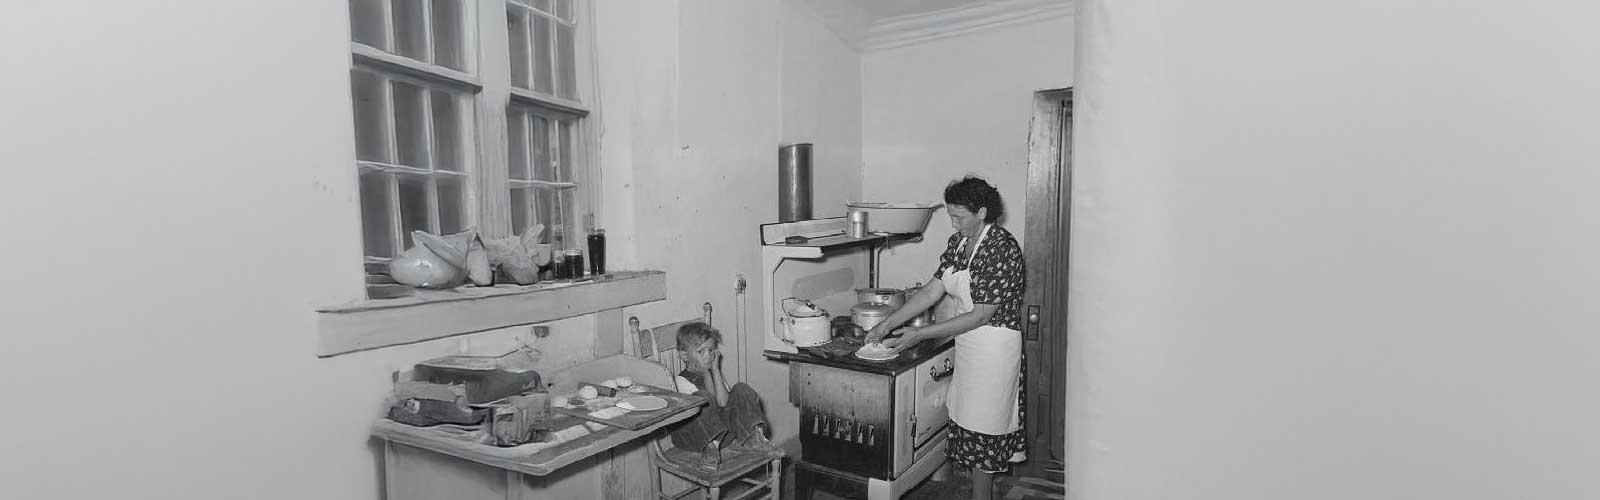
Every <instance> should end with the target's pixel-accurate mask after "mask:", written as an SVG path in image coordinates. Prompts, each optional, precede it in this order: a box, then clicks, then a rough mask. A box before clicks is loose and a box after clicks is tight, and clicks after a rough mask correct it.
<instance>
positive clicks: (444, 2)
mask: <svg viewBox="0 0 1600 500" xmlns="http://www.w3.org/2000/svg"><path fill="white" fill-rule="evenodd" d="M461 9H462V7H461V1H460V0H433V63H434V64H438V65H440V66H444V67H447V68H452V69H457V70H461V71H466V70H467V65H466V59H465V58H464V57H462V50H461V48H462V47H465V46H466V45H467V41H466V37H465V35H464V34H465V33H466V30H465V29H464V28H463V27H462V25H461V19H462V14H461Z"/></svg>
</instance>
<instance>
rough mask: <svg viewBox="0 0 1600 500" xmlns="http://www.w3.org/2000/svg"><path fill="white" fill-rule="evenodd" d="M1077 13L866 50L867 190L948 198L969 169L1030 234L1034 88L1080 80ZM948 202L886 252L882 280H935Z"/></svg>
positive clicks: (1014, 226) (868, 195) (878, 196)
mask: <svg viewBox="0 0 1600 500" xmlns="http://www.w3.org/2000/svg"><path fill="white" fill-rule="evenodd" d="M1072 33H1073V25H1072V18H1071V17H1061V18H1055V19H1051V20H1047V21H1040V22H1035V23H1029V24H1022V25H1014V26H1007V27H1000V28H994V29H990V30H986V31H979V32H975V33H972V34H968V35H964V36H959V37H954V38H947V39H942V40H937V41H933V42H930V43H926V44H922V45H914V46H910V47H902V48H897V49H890V50H885V51H878V52H871V53H868V54H867V55H865V56H864V57H863V59H862V70H861V75H862V78H861V81H862V83H861V88H862V101H863V102H864V106H863V108H862V121H863V124H862V136H863V139H862V144H863V147H862V159H863V161H864V163H865V164H866V165H865V167H864V168H863V170H862V172H863V181H862V197H863V198H864V199H865V200H866V201H888V202H943V201H944V187H945V185H946V184H948V183H949V182H950V181H952V180H955V179H958V178H960V177H962V176H965V175H967V174H978V175H980V176H982V177H984V178H986V179H988V180H989V182H990V183H991V184H993V185H994V186H995V187H996V188H997V189H999V190H1000V195H1001V197H1002V198H1003V199H1004V201H1005V206H1006V211H1007V214H1008V215H1006V216H1005V218H1004V219H1002V221H1001V223H1002V225H1003V226H1004V227H1005V228H1006V229H1009V230H1010V231H1011V232H1012V233H1014V234H1015V235H1016V236H1017V238H1018V240H1019V241H1020V240H1021V239H1022V238H1023V230H1022V229H1023V221H1024V218H1023V217H1024V213H1023V212H1024V210H1023V205H1024V200H1023V195H1024V193H1025V187H1026V182H1027V176H1028V121H1029V120H1030V119H1031V118H1032V117H1033V115H1032V113H1033V94H1034V92H1037V91H1040V90H1047V89H1056V88H1064V87H1068V86H1071V85H1072V43H1073V39H1072V37H1073V34H1072ZM951 233H952V230H951V229H950V221H949V219H948V216H947V215H946V214H945V212H944V211H943V210H940V211H938V212H936V213H935V214H934V216H933V220H931V221H929V223H928V229H927V231H926V233H925V234H926V238H925V239H924V241H923V242H922V243H920V244H900V245H896V246H893V247H890V248H891V250H890V251H888V252H885V253H884V258H883V268H882V274H881V278H880V280H879V281H880V283H881V284H883V285H884V286H892V287H906V286H910V285H911V284H912V283H914V282H917V281H927V279H928V277H929V276H931V275H932V273H933V268H934V266H935V265H937V264H938V261H939V253H940V252H942V251H944V242H945V239H946V238H949V237H950V234H951Z"/></svg>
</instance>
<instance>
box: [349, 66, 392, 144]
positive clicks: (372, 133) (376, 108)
mask: <svg viewBox="0 0 1600 500" xmlns="http://www.w3.org/2000/svg"><path fill="white" fill-rule="evenodd" d="M350 97H351V100H352V101H353V103H354V107H355V127H356V159H359V160H366V161H376V162H383V163H388V162H389V124H388V122H387V121H386V118H385V113H384V108H386V107H387V106H386V105H385V104H384V102H383V78H381V77H379V76H378V75H374V74H372V73H368V72H365V71H354V70H352V71H351V72H350Z"/></svg>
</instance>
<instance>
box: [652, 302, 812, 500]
mask: <svg viewBox="0 0 1600 500" xmlns="http://www.w3.org/2000/svg"><path fill="white" fill-rule="evenodd" d="M704 309H705V317H704V318H698V319H694V320H689V321H680V322H677V323H669V324H666V325H661V326H658V327H655V328H651V329H645V330H641V329H639V318H637V317H632V318H628V327H629V330H631V332H630V335H629V336H628V338H629V340H630V341H631V342H630V343H632V344H633V345H632V346H631V347H632V348H633V354H634V355H635V356H638V357H640V358H641V359H645V360H647V361H653V362H655V363H658V364H659V365H660V366H661V367H662V368H661V370H662V371H661V373H662V374H663V375H664V376H665V379H666V380H667V382H666V383H667V384H669V385H664V386H662V387H667V388H676V384H675V381H676V380H677V374H678V372H679V371H681V370H682V368H681V367H680V366H679V363H680V362H679V359H678V329H679V328H682V327H683V326H684V325H687V324H689V323H693V322H698V321H704V322H706V324H711V304H710V303H706V304H705V306H704ZM652 378H653V377H652ZM669 432H670V429H664V430H662V431H660V433H659V434H657V435H656V436H655V437H654V438H653V439H651V441H650V466H651V469H653V470H652V471H651V473H650V489H651V491H652V492H653V493H654V494H655V497H656V499H657V500H679V499H682V498H685V497H687V496H689V495H690V494H693V493H697V492H701V491H704V492H705V493H706V498H709V499H711V500H742V499H749V498H768V499H774V500H776V499H777V498H778V496H779V493H778V491H779V489H780V488H781V485H782V484H783V455H782V454H781V452H778V453H777V454H776V456H774V454H770V453H761V452H754V451H733V450H724V451H723V452H722V466H721V467H720V468H718V469H717V470H716V471H712V472H706V471H703V470H701V469H699V468H698V467H696V463H697V462H698V460H699V454H698V453H696V452H693V451H688V450H680V449H678V448H676V447H674V446H673V445H672V438H671V437H670V435H669ZM663 472H666V473H668V474H671V475H672V476H674V477H677V478H678V479H681V480H683V481H684V482H687V483H690V485H689V487H688V488H687V489H685V490H683V491H680V492H677V493H666V492H663V490H662V487H661V485H662V479H664V477H663V475H662V473H663ZM740 488H743V489H740ZM724 493H733V495H732V496H729V497H727V498H726V499H724V498H723V497H722V495H723V494H724Z"/></svg>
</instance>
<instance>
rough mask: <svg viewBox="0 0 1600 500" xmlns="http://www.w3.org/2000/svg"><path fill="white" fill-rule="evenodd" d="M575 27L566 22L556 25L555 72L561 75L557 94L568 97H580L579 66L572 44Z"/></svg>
mask: <svg viewBox="0 0 1600 500" xmlns="http://www.w3.org/2000/svg"><path fill="white" fill-rule="evenodd" d="M572 30H573V27H571V26H567V25H564V24H558V25H556V57H558V58H559V60H558V63H557V64H556V69H555V73H556V75H557V76H558V77H559V79H558V82H559V85H557V86H556V89H557V90H556V95H559V96H561V97H565V98H568V99H577V98H578V92H577V89H578V69H577V68H578V67H577V64H576V63H575V62H574V61H575V59H573V58H574V52H573V51H574V50H575V49H574V48H573V45H572V36H573V35H572Z"/></svg>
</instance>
